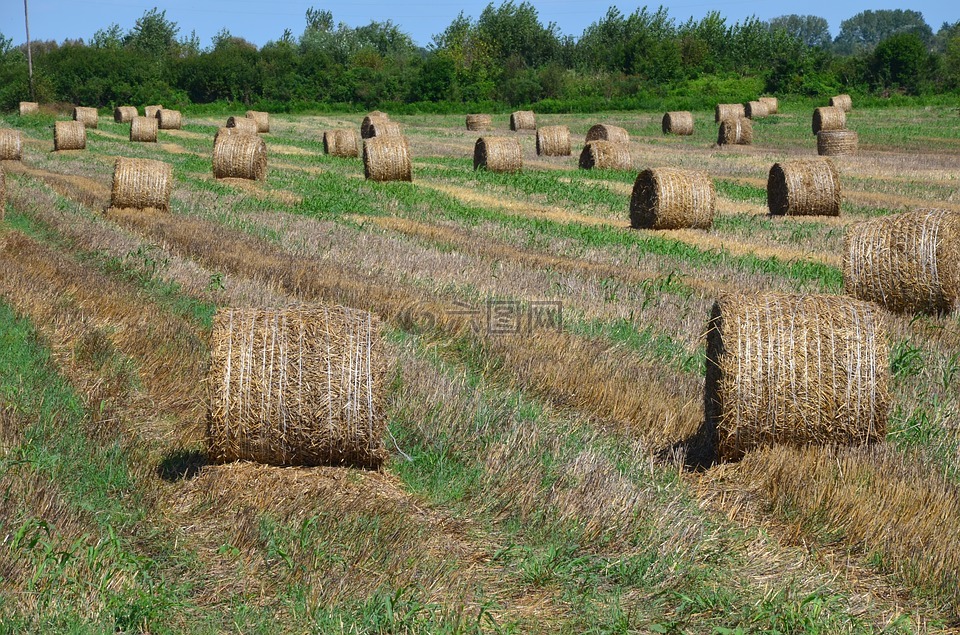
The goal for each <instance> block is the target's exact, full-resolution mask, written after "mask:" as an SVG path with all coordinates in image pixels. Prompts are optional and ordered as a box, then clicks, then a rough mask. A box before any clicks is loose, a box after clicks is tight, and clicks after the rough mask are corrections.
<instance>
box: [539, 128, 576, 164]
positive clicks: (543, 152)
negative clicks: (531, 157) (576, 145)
mask: <svg viewBox="0 0 960 635" xmlns="http://www.w3.org/2000/svg"><path fill="white" fill-rule="evenodd" d="M537 155H538V156H544V157H568V156H570V129H569V128H567V127H566V126H543V127H541V128H537Z"/></svg>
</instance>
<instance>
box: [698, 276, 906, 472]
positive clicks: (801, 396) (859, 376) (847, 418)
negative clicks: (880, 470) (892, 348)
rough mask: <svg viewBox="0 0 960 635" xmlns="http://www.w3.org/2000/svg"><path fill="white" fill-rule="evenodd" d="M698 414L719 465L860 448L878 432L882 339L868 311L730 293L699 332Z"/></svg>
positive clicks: (883, 405)
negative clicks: (768, 453)
mask: <svg viewBox="0 0 960 635" xmlns="http://www.w3.org/2000/svg"><path fill="white" fill-rule="evenodd" d="M706 362H707V373H706V385H705V395H704V414H705V417H706V422H707V428H708V429H709V430H711V431H713V432H715V434H716V440H717V450H718V454H719V457H720V458H721V459H726V460H736V459H739V458H741V457H743V455H744V453H745V452H747V451H749V450H751V449H753V448H757V447H762V446H769V445H774V444H784V445H791V446H804V445H813V444H816V445H836V444H843V445H864V444H867V443H874V442H880V441H882V440H883V438H884V436H885V433H886V422H887V411H888V407H889V403H890V397H889V393H888V385H889V365H888V351H887V343H886V335H885V333H884V329H883V325H882V321H881V317H880V315H878V313H877V312H876V310H875V309H874V308H873V306H872V305H870V304H868V303H866V302H861V301H859V300H852V299H849V298H844V297H842V296H833V295H790V294H782V293H758V294H751V293H743V292H739V293H731V294H728V295H724V296H721V297H720V298H719V299H718V300H717V301H716V303H715V304H714V305H713V309H712V311H711V313H710V321H709V324H708V325H707V356H706Z"/></svg>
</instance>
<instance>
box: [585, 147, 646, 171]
mask: <svg viewBox="0 0 960 635" xmlns="http://www.w3.org/2000/svg"><path fill="white" fill-rule="evenodd" d="M632 167H633V160H632V159H631V158H630V147H629V146H628V145H627V144H625V143H616V142H614V141H589V142H587V144H586V145H584V146H583V151H582V152H581V153H580V169H581V170H592V169H594V168H596V169H598V170H629V169H631V168H632Z"/></svg>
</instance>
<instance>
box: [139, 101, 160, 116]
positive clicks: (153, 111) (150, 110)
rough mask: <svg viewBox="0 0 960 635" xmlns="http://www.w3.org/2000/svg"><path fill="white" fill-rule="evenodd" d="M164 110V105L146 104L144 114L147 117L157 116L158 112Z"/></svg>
mask: <svg viewBox="0 0 960 635" xmlns="http://www.w3.org/2000/svg"><path fill="white" fill-rule="evenodd" d="M161 110H163V106H161V105H160V104H156V105H155V106H144V108H143V114H144V116H146V117H151V118H152V117H156V116H157V113H158V112H160V111H161Z"/></svg>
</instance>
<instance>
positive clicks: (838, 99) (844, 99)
mask: <svg viewBox="0 0 960 635" xmlns="http://www.w3.org/2000/svg"><path fill="white" fill-rule="evenodd" d="M830 105H831V106H836V107H837V108H840V109H842V110H843V112H850V111H851V110H853V99H851V98H850V95H835V96H833V97H831V98H830Z"/></svg>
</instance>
